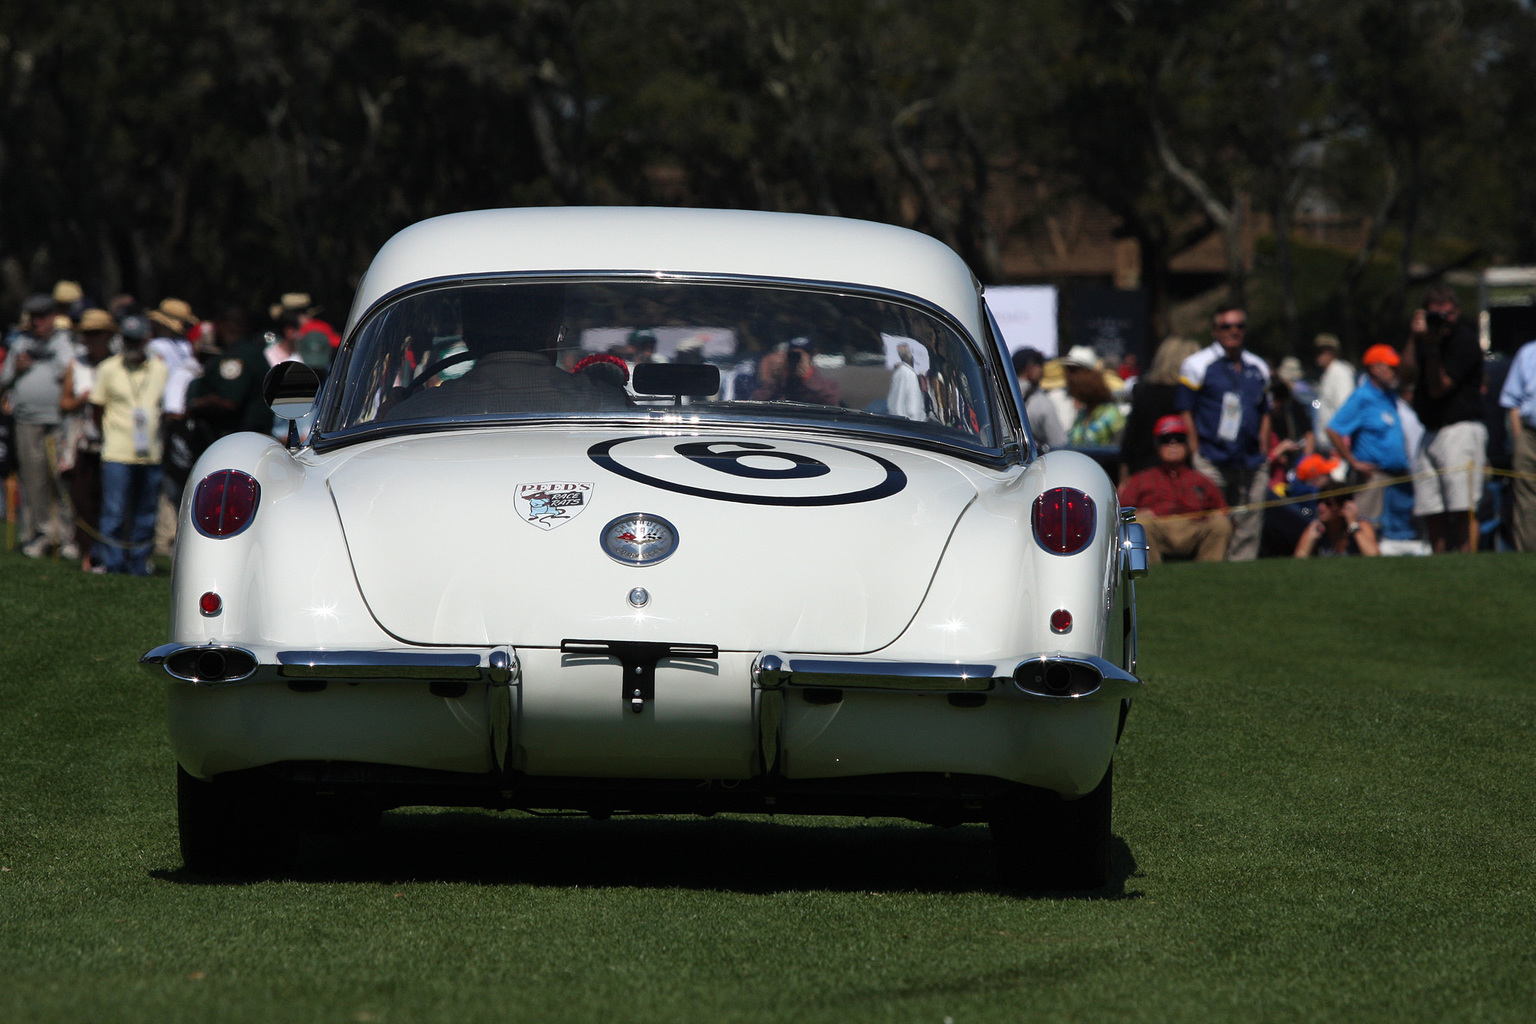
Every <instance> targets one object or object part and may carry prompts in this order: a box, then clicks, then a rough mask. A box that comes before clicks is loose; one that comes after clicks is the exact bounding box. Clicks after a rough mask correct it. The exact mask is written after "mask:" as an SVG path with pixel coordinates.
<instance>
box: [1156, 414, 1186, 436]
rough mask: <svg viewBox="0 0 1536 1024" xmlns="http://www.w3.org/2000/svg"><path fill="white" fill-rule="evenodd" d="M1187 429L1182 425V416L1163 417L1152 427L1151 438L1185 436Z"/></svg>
mask: <svg viewBox="0 0 1536 1024" xmlns="http://www.w3.org/2000/svg"><path fill="white" fill-rule="evenodd" d="M1187 433H1189V428H1188V427H1186V426H1185V425H1184V417H1182V416H1163V417H1161V418H1159V419H1158V421H1157V422H1156V423H1155V424H1153V425H1152V436H1153V437H1154V438H1157V437H1162V436H1164V435H1165V434H1187Z"/></svg>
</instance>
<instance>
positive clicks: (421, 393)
mask: <svg viewBox="0 0 1536 1024" xmlns="http://www.w3.org/2000/svg"><path fill="white" fill-rule="evenodd" d="M459 305H460V319H461V323H462V330H463V338H464V345H465V347H466V348H467V349H468V355H469V356H470V357H471V358H473V359H474V366H473V367H471V368H470V370H469V371H468V372H467V373H465V374H464V375H463V376H461V377H458V378H455V379H453V380H445V381H443V383H441V384H440V385H438V386H437V387H423V388H421V389H420V390H418V391H416V392H415V393H414V394H409V390H410V389H407V392H408V394H407V397H406V398H405V399H404V400H403V401H401V402H400V403H399V404H398V405H396V406H395V407H394V408H392V409H390V410H389V412H388V414H387V416H388V418H389V419H396V420H399V419H435V418H440V417H451V416H477V415H487V414H491V415H494V414H497V413H565V412H601V411H604V410H616V409H623V408H625V406H626V402H625V397H624V391H623V388H622V386H619V387H616V386H614V385H613V384H612V383H610V382H604V381H600V380H597V379H595V377H594V376H593V375H589V374H572V373H567V372H566V371H564V370H562V369H560V368H559V367H558V366H556V365H555V361H554V357H555V352H556V349H557V347H558V344H559V341H560V334H561V320H562V317H563V314H564V308H565V287H564V286H563V285H543V284H540V285H503V286H489V287H480V288H466V289H465V290H464V292H463V293H462V297H461V298H460V302H459ZM427 373H428V374H434V371H433V370H432V368H431V367H427ZM428 379H429V378H426V377H423V378H418V381H421V382H425V381H426V380H428ZM413 386H414V385H413Z"/></svg>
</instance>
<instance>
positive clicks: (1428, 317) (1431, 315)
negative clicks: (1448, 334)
mask: <svg viewBox="0 0 1536 1024" xmlns="http://www.w3.org/2000/svg"><path fill="white" fill-rule="evenodd" d="M1448 322H1449V321H1447V320H1446V319H1445V314H1444V313H1436V312H1434V311H1432V310H1425V311H1424V325H1425V327H1426V328H1427V329H1428V330H1429V333H1431V334H1439V333H1441V332H1442V331H1444V330H1445V325H1446V324H1447V323H1448Z"/></svg>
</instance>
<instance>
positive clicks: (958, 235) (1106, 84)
mask: <svg viewBox="0 0 1536 1024" xmlns="http://www.w3.org/2000/svg"><path fill="white" fill-rule="evenodd" d="M1533 55H1536V15H1533V12H1532V9H1531V6H1530V5H1529V4H1527V3H1525V2H1522V0H1031V2H1029V3H1012V2H1007V0H949V2H946V3H938V4H936V3H925V2H919V0H437V2H436V3H433V4H430V5H424V4H418V3H410V2H406V0H304V2H299V0H245V2H242V3H239V4H228V3H218V2H214V0H124V2H123V3H121V4H118V5H101V4H97V3H86V2H84V0H58V2H55V3H53V4H49V5H20V4H11V5H7V6H5V7H4V8H0V271H3V275H4V276H3V282H0V285H3V290H4V296H3V297H4V298H5V299H6V300H7V301H8V302H11V303H14V302H15V301H16V300H17V299H18V298H19V297H20V295H21V294H23V293H24V292H26V291H29V290H34V289H36V288H38V287H43V286H46V285H47V284H49V283H51V282H52V280H53V279H54V278H56V277H62V276H68V277H78V278H80V279H82V280H83V281H84V282H85V283H86V285H87V287H88V289H89V290H90V291H91V292H92V293H93V294H96V295H98V296H103V297H105V296H107V295H109V294H111V293H114V292H117V291H119V290H128V291H131V292H134V293H136V294H139V295H140V296H141V297H143V298H146V299H151V300H152V299H153V298H155V297H157V296H159V295H163V294H166V293H177V294H183V295H187V296H191V297H195V298H198V299H199V301H202V302H240V303H242V304H246V305H255V304H258V303H262V302H265V301H268V300H270V298H271V297H272V296H274V295H275V294H277V293H278V292H280V291H284V290H291V289H296V288H302V289H307V290H310V291H311V292H314V293H316V294H318V295H320V296H322V297H324V298H325V300H326V301H327V302H328V304H329V305H330V307H331V309H332V311H333V312H336V311H338V310H339V307H340V306H342V305H343V304H344V302H345V300H346V298H347V296H348V295H349V293H350V291H351V288H352V287H353V285H354V283H355V280H356V277H357V275H358V274H359V273H360V272H361V269H362V268H363V267H364V266H365V265H366V262H367V259H368V257H369V255H370V254H371V253H372V251H373V250H374V249H375V248H376V247H377V246H378V245H379V244H380V243H381V242H382V241H383V240H384V239H385V238H386V237H388V235H389V234H391V233H392V232H393V231H395V230H398V229H399V228H400V227H403V226H404V225H406V224H408V223H410V222H412V221H415V220H418V219H421V218H423V217H427V216H431V215H434V214H439V213H445V212H450V211H454V210H463V209H473V208H478V207H488V206H503V205H529V204H552V203H557V204H587V203H597V204H619V203H642V204H686V205H708V206H723V207H742V208H760V209H771V210H799V211H807V212H816V213H829V214H838V215H844V216H853V217H864V218H870V219H875V220H882V221H890V222H895V223H902V224H907V225H910V226H913V227H916V228H919V229H920V230H924V231H928V232H930V233H932V234H934V235H936V236H938V237H940V238H942V239H943V240H944V241H946V242H948V243H949V244H950V245H952V246H954V247H955V248H956V249H957V250H958V251H959V252H960V253H961V254H962V255H964V256H965V257H966V259H967V260H968V261H969V262H970V263H971V265H972V266H973V268H975V269H976V272H977V274H978V276H980V277H982V278H983V279H984V280H996V279H998V278H999V276H1000V275H1001V273H1002V271H1001V263H1000V258H999V252H1000V246H1001V240H1002V238H1003V237H1004V236H1005V235H1006V234H1007V233H1008V232H1010V231H1012V230H1014V229H1016V228H1018V227H1019V226H1020V223H1022V222H1027V220H1028V218H1030V217H1031V216H1038V215H1041V214H1042V213H1045V212H1049V210H1050V209H1051V207H1052V204H1056V203H1062V202H1067V201H1071V200H1076V199H1085V200H1088V201H1091V202H1093V203H1096V204H1098V205H1100V206H1102V207H1104V208H1105V209H1107V210H1109V211H1110V212H1111V213H1112V214H1113V215H1114V216H1115V218H1116V219H1117V222H1118V224H1119V230H1120V231H1121V232H1122V233H1123V235H1124V236H1125V237H1127V238H1131V239H1134V240H1135V241H1136V243H1137V246H1138V248H1139V250H1140V252H1141V266H1142V272H1143V279H1144V283H1145V285H1146V287H1147V288H1148V290H1149V292H1150V294H1151V296H1152V301H1153V304H1154V314H1155V318H1156V319H1157V320H1158V321H1159V322H1161V321H1162V319H1163V313H1164V311H1165V309H1166V306H1167V304H1168V301H1169V298H1170V283H1169V282H1170V275H1169V266H1170V263H1171V262H1172V261H1173V260H1174V259H1175V258H1176V257H1177V256H1178V254H1179V253H1180V252H1182V251H1184V250H1186V249H1188V248H1189V247H1190V246H1191V245H1194V244H1196V243H1197V242H1199V241H1201V240H1202V239H1205V238H1208V237H1210V236H1212V235H1213V234H1215V235H1216V236H1219V237H1220V238H1222V239H1223V241H1224V243H1225V251H1226V253H1227V258H1228V273H1227V279H1228V284H1229V287H1230V289H1231V291H1232V292H1233V293H1235V294H1237V295H1241V294H1243V292H1244V291H1245V289H1246V287H1247V284H1248V281H1249V279H1250V277H1251V275H1253V274H1254V273H1260V274H1263V275H1267V276H1268V277H1269V278H1271V279H1273V280H1275V281H1277V282H1279V287H1280V292H1281V293H1282V294H1283V295H1289V294H1291V291H1292V289H1291V287H1290V284H1289V281H1290V276H1291V273H1292V271H1291V266H1290V263H1291V255H1290V253H1291V250H1290V244H1289V237H1290V235H1289V231H1288V230H1287V229H1288V226H1289V225H1290V223H1291V221H1292V218H1293V216H1294V214H1295V212H1296V210H1297V209H1298V205H1307V206H1308V207H1309V208H1324V209H1327V210H1331V211H1335V212H1337V213H1338V214H1339V215H1340V216H1349V217H1356V218H1359V220H1360V221H1361V222H1362V223H1364V224H1366V225H1367V226H1368V230H1367V231H1366V234H1365V241H1364V244H1363V245H1361V246H1359V247H1358V250H1357V252H1356V253H1355V254H1354V256H1353V259H1352V261H1350V262H1348V263H1347V264H1346V266H1345V268H1344V270H1343V271H1342V272H1341V273H1340V275H1339V280H1338V281H1337V283H1336V290H1337V292H1338V295H1339V296H1340V300H1339V301H1340V303H1341V309H1343V310H1344V311H1345V313H1344V314H1342V315H1346V316H1348V317H1353V318H1354V320H1355V321H1357V322H1355V323H1353V324H1352V325H1346V329H1347V330H1351V329H1352V330H1355V331H1357V332H1364V331H1368V330H1369V327H1368V324H1369V321H1370V320H1371V319H1372V318H1373V317H1375V316H1377V315H1378V314H1379V312H1380V310H1377V309H1374V308H1373V307H1372V306H1371V303H1372V302H1376V303H1382V302H1385V303H1387V304H1388V305H1390V304H1391V303H1392V302H1397V303H1398V304H1400V303H1401V300H1402V295H1403V292H1404V291H1405V290H1406V289H1407V288H1408V287H1410V286H1411V285H1412V284H1413V283H1415V282H1416V281H1418V280H1419V279H1421V278H1424V277H1426V276H1429V275H1432V274H1434V273H1436V272H1439V271H1441V270H1443V269H1445V268H1444V266H1443V265H1442V264H1443V263H1444V262H1447V261H1444V260H1442V261H1440V262H1439V263H1437V262H1435V261H1430V265H1428V266H1426V265H1425V262H1426V261H1425V251H1426V247H1425V239H1426V238H1427V237H1430V236H1433V237H1436V238H1439V239H1446V238H1450V239H1455V240H1459V242H1460V247H1459V249H1456V247H1455V246H1453V247H1452V248H1453V250H1456V251H1455V254H1454V255H1453V256H1452V257H1451V258H1450V259H1449V261H1448V262H1450V263H1456V262H1458V261H1459V262H1463V263H1465V262H1468V261H1472V260H1479V259H1492V258H1503V259H1522V260H1532V259H1536V183H1532V181H1531V179H1530V176H1529V175H1528V174H1526V173H1524V172H1525V171H1526V169H1527V168H1528V167H1530V166H1531V161H1530V159H1529V156H1530V154H1529V153H1528V150H1530V149H1531V148H1532V147H1533V146H1536V141H1533V139H1536V135H1533V132H1532V131H1531V129H1532V128H1536V124H1533V121H1536V85H1533V82H1536V79H1533V78H1532V76H1531V75H1530V73H1529V70H1528V69H1529V67H1530V65H1531V58H1532V56H1533ZM1002 196H1024V197H1026V199H1027V200H1028V201H1026V202H1011V203H1006V204H1005V203H1001V202H1000V197H1002ZM1004 208H1007V209H1010V210H1013V211H1015V212H1014V213H1012V214H1010V215H1009V217H1008V218H1004V216H1003V215H1001V214H1000V213H999V210H1001V209H1004ZM1255 217H1263V218H1266V219H1267V221H1268V222H1269V223H1272V224H1273V225H1275V227H1276V234H1275V239H1276V244H1275V246H1274V247H1273V249H1272V250H1270V249H1266V250H1264V259H1265V260H1266V261H1267V262H1266V263H1265V265H1264V266H1261V267H1254V266H1249V265H1248V262H1247V258H1248V257H1247V252H1248V250H1246V249H1245V248H1244V246H1243V244H1242V239H1243V237H1244V232H1245V230H1247V229H1248V228H1250V227H1251V225H1252V223H1253V218H1255ZM1389 240H1390V243H1391V244H1390V248H1388V242H1389ZM1443 250H1444V246H1443V245H1441V246H1438V247H1437V251H1443ZM1378 258H1390V259H1391V260H1393V261H1394V262H1395V265H1396V268H1397V273H1396V284H1395V285H1394V286H1393V287H1392V288H1390V289H1388V294H1387V295H1385V296H1384V297H1383V296H1382V295H1380V294H1377V295H1375V296H1373V297H1371V298H1370V300H1369V301H1367V299H1366V298H1365V297H1364V296H1363V295H1362V288H1363V283H1364V282H1365V281H1366V280H1367V278H1368V275H1367V273H1366V271H1367V269H1368V268H1369V267H1370V266H1371V265H1372V262H1373V260H1376V259H1378ZM1281 305H1282V307H1285V303H1284V302H1283V301H1282V304H1281ZM1281 321H1282V325H1283V333H1284V335H1285V344H1286V346H1287V347H1291V346H1294V345H1295V344H1296V343H1297V339H1298V338H1299V337H1300V326H1299V323H1298V318H1297V313H1296V310H1295V308H1294V302H1292V304H1291V307H1290V308H1282V309H1281Z"/></svg>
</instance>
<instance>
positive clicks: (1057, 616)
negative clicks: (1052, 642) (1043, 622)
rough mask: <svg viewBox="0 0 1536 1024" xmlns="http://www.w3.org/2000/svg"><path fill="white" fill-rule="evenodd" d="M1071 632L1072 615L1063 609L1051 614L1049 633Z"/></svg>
mask: <svg viewBox="0 0 1536 1024" xmlns="http://www.w3.org/2000/svg"><path fill="white" fill-rule="evenodd" d="M1071 630H1072V613H1071V612H1069V611H1067V610H1066V609H1065V608H1057V609H1056V610H1055V611H1053V612H1051V632H1053V633H1068V632H1071Z"/></svg>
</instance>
